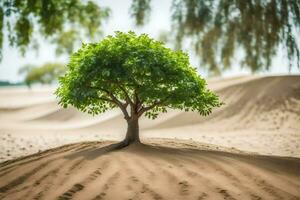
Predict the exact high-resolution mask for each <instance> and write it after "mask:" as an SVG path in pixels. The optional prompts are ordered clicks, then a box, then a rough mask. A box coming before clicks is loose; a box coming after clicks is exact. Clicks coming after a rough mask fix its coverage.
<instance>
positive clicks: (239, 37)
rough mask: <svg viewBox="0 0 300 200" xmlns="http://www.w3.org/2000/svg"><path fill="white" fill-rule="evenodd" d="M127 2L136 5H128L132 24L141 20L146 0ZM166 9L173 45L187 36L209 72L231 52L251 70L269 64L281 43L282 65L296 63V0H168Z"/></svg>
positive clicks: (299, 15)
mask: <svg viewBox="0 0 300 200" xmlns="http://www.w3.org/2000/svg"><path fill="white" fill-rule="evenodd" d="M132 5H140V6H132V7H133V8H132V10H133V11H134V12H133V11H132V13H133V14H136V15H135V18H136V24H137V25H143V24H144V22H143V17H144V18H146V19H147V18H148V16H147V15H149V14H150V11H151V9H150V6H149V5H150V0H148V1H145V0H135V1H133V2H132ZM139 13H144V14H139ZM171 13H172V17H171V20H172V24H173V25H172V26H173V27H172V29H171V30H172V33H173V38H174V41H175V44H176V45H175V49H179V48H181V46H182V44H183V43H185V42H189V41H191V45H190V46H192V47H193V52H195V54H196V55H198V57H199V60H200V64H201V66H206V67H207V69H208V71H209V72H211V73H212V74H216V75H218V74H220V73H221V72H222V71H224V70H226V69H228V68H230V67H231V64H232V59H233V58H236V57H241V59H238V60H239V61H240V64H241V65H240V66H241V67H243V66H244V67H247V68H248V69H250V70H251V71H252V72H257V71H262V70H269V68H270V67H271V64H272V58H273V57H274V56H275V55H276V54H277V52H278V49H279V48H281V47H282V48H281V49H282V50H283V52H285V53H286V57H287V58H288V60H289V66H288V68H289V69H291V68H292V67H293V66H297V67H298V68H300V52H299V37H298V41H297V36H299V28H300V1H297V0H296V1H295V0H216V1H211V0H173V1H172V7H171ZM172 33H170V35H171V34H172ZM190 46H189V47H190ZM237 55H238V56H237Z"/></svg>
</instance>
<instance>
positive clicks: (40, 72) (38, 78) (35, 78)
mask: <svg viewBox="0 0 300 200" xmlns="http://www.w3.org/2000/svg"><path fill="white" fill-rule="evenodd" d="M65 71H66V67H65V65H63V64H61V63H45V64H43V65H42V66H34V65H25V66H24V67H22V68H21V69H20V70H19V73H20V74H25V80H24V82H25V84H26V85H27V86H29V87H30V86H31V85H32V84H34V83H41V84H51V83H53V82H55V81H57V80H58V77H59V76H61V75H63V74H64V73H65Z"/></svg>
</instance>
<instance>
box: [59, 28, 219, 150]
mask: <svg viewBox="0 0 300 200" xmlns="http://www.w3.org/2000/svg"><path fill="white" fill-rule="evenodd" d="M59 83H60V86H59V88H58V89H57V91H56V94H57V96H58V97H59V103H60V104H61V105H62V106H64V107H66V106H68V105H72V106H74V107H76V108H78V109H79V110H81V111H84V112H88V113H91V114H99V113H103V112H105V111H106V110H108V109H112V108H115V107H118V108H120V109H121V110H122V112H123V114H124V117H125V119H126V120H127V122H128V131H127V136H126V139H127V140H125V143H127V144H128V143H130V142H131V141H137V140H138V141H139V139H138V121H137V120H138V118H139V117H141V116H142V115H143V114H144V113H145V115H146V116H147V117H149V118H155V117H157V115H158V114H159V113H160V112H166V111H167V108H173V109H181V110H185V111H189V110H191V111H197V112H199V114H201V115H208V114H209V113H211V112H212V108H213V107H216V106H220V105H221V103H220V101H219V99H218V97H217V96H216V95H215V94H214V93H213V92H211V91H210V90H208V89H207V88H206V82H205V80H204V79H202V78H201V77H200V76H199V75H198V73H197V71H196V69H195V68H193V67H192V66H191V65H190V63H189V57H188V55H187V54H185V53H183V52H182V51H172V50H171V49H169V48H166V47H164V45H163V43H162V42H158V41H155V40H153V39H151V38H149V37H148V36H147V35H146V34H142V35H136V34H135V33H134V32H129V33H122V32H116V35H115V36H108V37H106V38H105V39H104V40H102V41H101V42H99V43H91V44H85V45H83V46H82V48H81V49H80V50H79V51H78V52H76V53H74V54H73V55H72V56H71V60H70V62H69V64H68V70H67V72H66V74H65V75H64V76H63V77H61V78H60V79H59ZM136 135H137V136H136Z"/></svg>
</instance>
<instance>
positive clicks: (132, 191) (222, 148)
mask: <svg viewBox="0 0 300 200" xmlns="http://www.w3.org/2000/svg"><path fill="white" fill-rule="evenodd" d="M208 85H209V87H210V88H211V89H212V90H214V91H215V92H216V93H218V94H219V96H220V97H221V99H222V100H223V101H224V102H225V106H223V107H221V108H219V109H216V110H214V112H213V113H212V114H211V115H210V116H208V117H201V116H199V115H198V114H197V113H193V112H187V113H186V112H181V111H177V110H169V111H168V112H167V113H163V114H161V115H160V116H159V117H158V119H156V120H149V119H147V118H141V120H140V128H141V138H142V140H143V141H144V142H145V143H147V145H137V146H130V147H128V148H125V149H122V150H118V151H113V152H108V151H106V150H105V148H104V149H103V146H105V145H108V144H110V142H103V141H108V140H120V139H122V138H123V137H124V133H125V131H126V122H125V121H124V119H123V116H122V114H121V113H120V112H119V111H118V110H112V111H109V112H107V113H104V114H103V115H100V116H94V117H93V116H90V115H87V114H84V113H80V112H79V111H77V110H75V109H74V108H72V107H70V108H68V109H63V108H61V107H60V106H58V105H57V101H56V100H55V97H54V96H53V91H54V89H53V88H40V89H32V90H27V89H26V88H13V89H7V88H5V89H0V96H1V98H0V146H1V148H0V162H2V163H0V199H253V200H254V199H257V200H259V199H295V200H296V199H300V76H272V77H262V76H240V77H233V78H225V79H215V80H209V81H208ZM153 138H156V139H153ZM163 138H164V139H163ZM84 141H101V142H84ZM78 142H83V143H78ZM62 145H66V146H63V147H59V146H62ZM55 147H58V148H55ZM50 148H55V149H50ZM47 149H50V150H47ZM44 150H47V151H44ZM37 152H39V153H37ZM33 153H37V154H34V155H30V154H33ZM26 155H29V156H27V157H22V156H26ZM3 161H5V162H3ZM120 197H122V198H120Z"/></svg>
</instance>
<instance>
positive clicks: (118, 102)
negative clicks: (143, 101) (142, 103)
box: [90, 87, 130, 119]
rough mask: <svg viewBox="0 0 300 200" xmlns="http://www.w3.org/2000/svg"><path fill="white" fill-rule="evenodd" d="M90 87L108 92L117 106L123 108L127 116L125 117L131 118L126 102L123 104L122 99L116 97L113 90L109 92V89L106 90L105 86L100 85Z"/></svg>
mask: <svg viewBox="0 0 300 200" xmlns="http://www.w3.org/2000/svg"><path fill="white" fill-rule="evenodd" d="M90 88H92V89H96V90H101V91H103V92H105V93H107V94H108V96H110V98H111V101H112V102H113V103H115V104H116V105H117V106H119V108H120V109H121V111H122V112H123V114H124V116H125V119H129V118H130V116H129V114H128V112H127V110H126V107H127V105H126V103H125V104H123V103H122V102H121V101H120V100H118V99H117V97H115V96H114V95H113V94H112V93H111V92H109V91H108V90H106V89H104V88H100V87H90Z"/></svg>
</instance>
